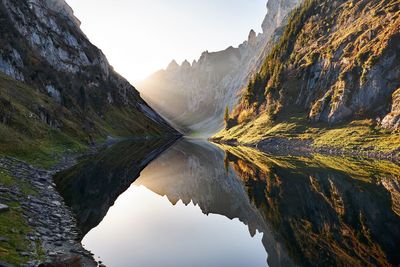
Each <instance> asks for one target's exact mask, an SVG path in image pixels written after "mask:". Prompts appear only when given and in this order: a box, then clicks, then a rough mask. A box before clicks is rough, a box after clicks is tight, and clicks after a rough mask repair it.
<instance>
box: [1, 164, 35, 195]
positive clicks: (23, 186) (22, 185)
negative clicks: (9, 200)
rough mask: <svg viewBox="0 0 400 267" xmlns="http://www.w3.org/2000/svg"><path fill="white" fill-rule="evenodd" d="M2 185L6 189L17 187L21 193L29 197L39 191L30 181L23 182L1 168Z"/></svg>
mask: <svg viewBox="0 0 400 267" xmlns="http://www.w3.org/2000/svg"><path fill="white" fill-rule="evenodd" d="M0 185H3V186H6V187H17V188H18V189H19V191H20V192H21V193H22V194H24V195H26V196H28V195H33V196H34V195H36V194H37V191H36V190H35V189H34V188H33V187H32V185H31V184H30V183H29V182H28V181H21V180H18V179H16V178H14V177H12V176H11V175H10V174H9V173H8V172H7V171H6V170H4V169H1V168H0Z"/></svg>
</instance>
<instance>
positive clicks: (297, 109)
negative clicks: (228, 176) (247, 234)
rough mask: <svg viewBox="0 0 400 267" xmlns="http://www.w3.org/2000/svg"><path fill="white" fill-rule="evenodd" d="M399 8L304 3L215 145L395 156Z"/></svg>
mask: <svg viewBox="0 0 400 267" xmlns="http://www.w3.org/2000/svg"><path fill="white" fill-rule="evenodd" d="M399 87H400V3H399V1H396V0H386V1H378V0H363V1H352V0H329V1H320V0H307V1H305V2H304V3H303V4H302V6H301V7H299V8H298V9H296V10H295V12H293V15H292V16H291V18H290V20H289V23H288V26H287V27H286V28H285V31H284V34H283V36H282V37H281V39H280V41H279V42H278V44H277V45H276V46H275V48H274V49H273V50H272V51H271V52H270V53H269V54H268V56H267V57H266V58H265V61H264V63H263V65H262V67H261V70H260V71H259V73H258V74H257V75H256V76H255V78H254V79H253V80H252V81H251V82H250V83H249V84H248V87H247V90H246V92H245V93H244V94H243V96H242V98H241V101H240V103H239V105H238V106H237V107H236V109H235V111H234V112H233V113H232V114H231V118H230V119H229V121H228V122H227V129H226V130H225V131H223V132H222V133H221V134H219V135H217V138H216V139H222V140H225V141H227V140H231V141H238V142H241V143H252V144H255V143H257V142H259V141H260V140H263V139H264V140H265V139H268V138H270V137H283V138H293V137H297V138H299V139H301V140H314V143H312V145H314V146H326V145H329V146H337V147H343V146H347V148H349V149H359V150H365V151H367V150H374V149H375V148H376V149H378V150H380V151H384V152H387V153H392V154H397V155H398V154H399V152H400V136H399V134H398V133H396V131H397V130H399V125H400V123H399V122H400V121H399V118H400V116H399V114H400V110H399V105H398V104H399V103H398V102H399Z"/></svg>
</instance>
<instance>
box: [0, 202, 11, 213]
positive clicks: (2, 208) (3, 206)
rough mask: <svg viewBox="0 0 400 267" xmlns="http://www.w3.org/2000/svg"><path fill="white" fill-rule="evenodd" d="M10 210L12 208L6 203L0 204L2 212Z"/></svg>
mask: <svg viewBox="0 0 400 267" xmlns="http://www.w3.org/2000/svg"><path fill="white" fill-rule="evenodd" d="M9 210H10V207H9V206H7V205H4V204H0V213H3V212H6V211H9Z"/></svg>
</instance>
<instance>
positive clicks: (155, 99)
mask: <svg viewBox="0 0 400 267" xmlns="http://www.w3.org/2000/svg"><path fill="white" fill-rule="evenodd" d="M299 2H300V0H269V1H268V4H267V8H268V13H267V15H266V17H265V20H264V22H263V24H262V29H263V33H260V34H258V35H257V34H256V33H255V32H254V31H253V30H252V31H251V32H250V34H249V38H248V40H247V41H245V42H244V43H242V44H241V45H240V46H239V47H238V48H234V47H229V48H227V49H226V50H223V51H219V52H212V53H211V52H208V51H206V52H204V53H203V54H202V55H201V57H200V58H199V60H197V61H194V62H193V63H189V62H188V61H184V62H183V63H182V64H181V65H178V64H177V63H176V61H172V62H171V63H170V64H169V66H168V67H167V69H166V70H160V71H158V72H156V73H155V74H153V75H152V76H150V77H149V78H148V79H146V80H145V81H144V82H143V83H141V84H140V85H139V86H138V88H139V90H140V91H141V92H142V94H143V96H144V98H145V99H146V100H148V101H149V102H151V103H152V104H153V106H154V108H155V109H156V110H157V111H158V112H160V113H161V114H163V115H164V116H165V117H166V118H168V119H169V120H170V121H171V122H172V123H173V124H174V125H176V127H178V128H179V129H181V130H182V131H184V132H186V133H198V134H203V135H207V134H213V133H215V132H217V131H219V130H220V129H222V128H223V113H224V110H225V108H226V106H229V107H233V106H234V105H235V104H236V103H237V100H238V96H239V95H240V94H239V93H240V91H241V89H242V88H243V87H244V86H245V85H246V83H247V82H248V80H249V77H250V76H251V75H252V73H253V72H254V71H256V70H258V69H259V67H260V65H261V63H262V60H263V58H264V57H265V55H266V54H267V52H268V51H269V50H270V48H271V47H272V43H274V41H275V40H276V38H277V37H276V35H279V34H281V31H280V30H279V29H280V28H281V26H282V25H283V24H284V22H285V18H286V17H287V14H289V13H290V11H291V10H292V9H293V8H294V7H295V6H297V5H298V3H299Z"/></svg>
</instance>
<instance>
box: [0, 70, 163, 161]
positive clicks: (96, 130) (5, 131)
mask: <svg viewBox="0 0 400 267" xmlns="http://www.w3.org/2000/svg"><path fill="white" fill-rule="evenodd" d="M136 112H138V111H136V110H133V109H128V108H117V107H113V108H112V109H110V110H109V111H108V112H107V113H106V114H105V118H101V117H99V116H98V115H97V114H96V113H95V112H93V111H91V110H87V111H86V112H85V114H82V116H81V117H80V116H77V115H76V113H74V114H73V113H72V112H71V111H69V110H68V109H66V108H65V107H63V106H61V105H59V104H57V103H54V101H53V99H52V98H51V97H50V96H48V95H45V94H43V93H40V92H39V91H38V90H36V89H35V88H32V87H30V86H28V85H26V84H25V83H22V82H18V81H15V80H14V79H12V78H9V77H7V76H5V75H3V74H1V73H0V155H1V156H13V157H17V158H19V159H22V160H25V161H27V162H29V163H32V164H35V165H39V166H42V167H49V166H51V165H52V164H54V163H55V162H57V161H58V156H59V155H60V154H61V153H64V152H81V151H83V150H85V149H86V148H87V146H88V145H89V144H92V143H93V142H98V141H103V140H105V139H106V137H107V136H108V135H112V136H117V137H118V136H136V137H143V136H144V135H146V136H161V135H162V134H163V130H162V129H160V128H158V127H157V126H156V125H155V124H154V123H153V122H152V121H151V120H150V119H149V118H147V117H146V116H143V114H141V113H140V114H136Z"/></svg>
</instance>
